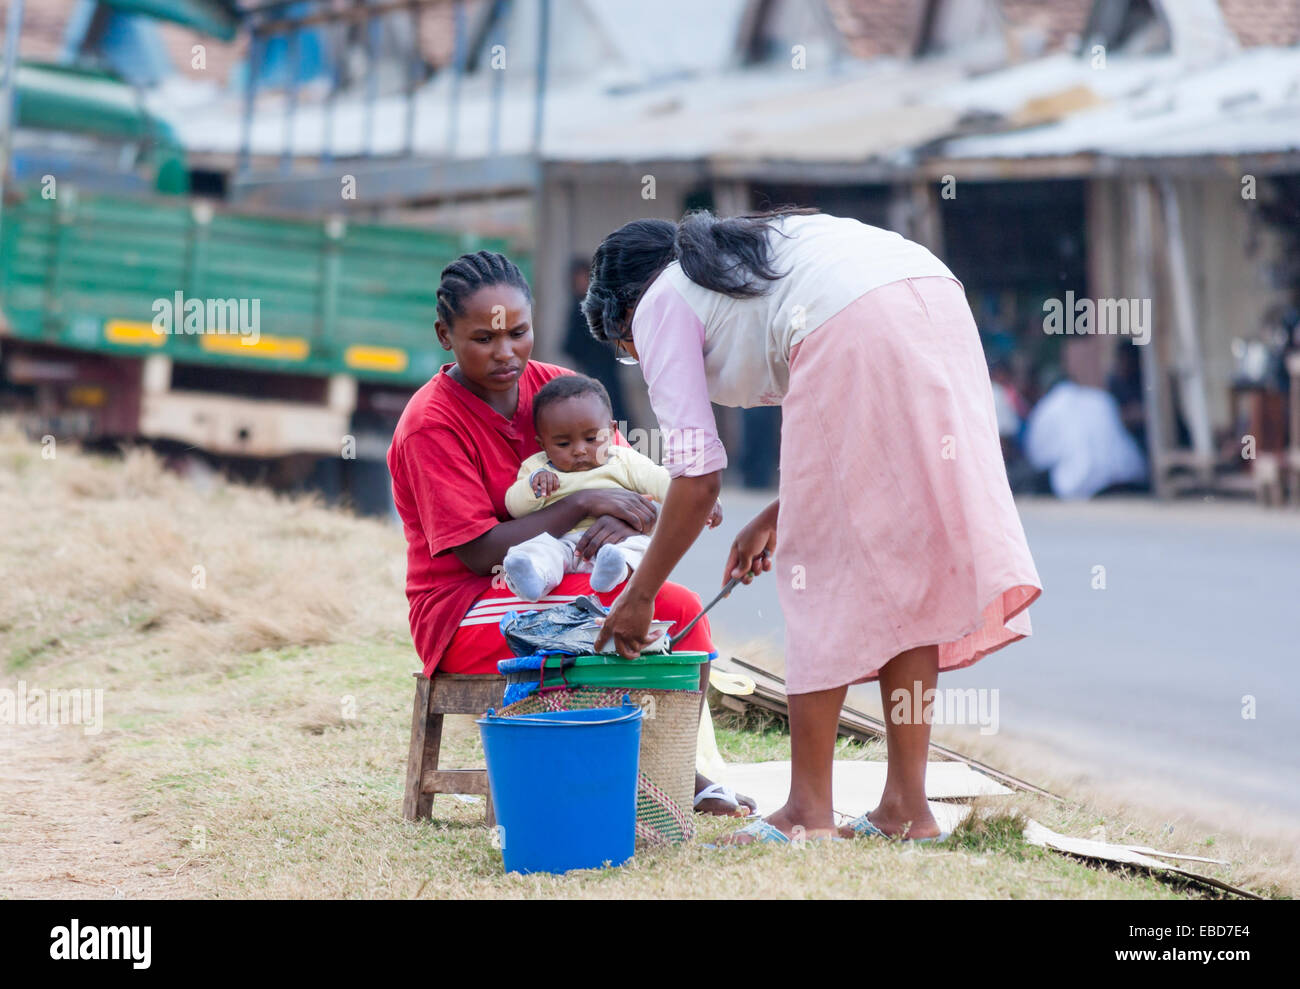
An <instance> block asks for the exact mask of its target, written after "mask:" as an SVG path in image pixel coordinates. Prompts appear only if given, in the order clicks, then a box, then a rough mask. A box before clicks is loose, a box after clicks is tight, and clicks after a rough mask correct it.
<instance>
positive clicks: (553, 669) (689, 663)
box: [543, 652, 709, 690]
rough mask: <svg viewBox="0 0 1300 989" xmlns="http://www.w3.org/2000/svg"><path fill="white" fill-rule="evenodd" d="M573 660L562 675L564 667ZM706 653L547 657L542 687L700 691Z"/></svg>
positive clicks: (706, 657) (707, 657) (706, 658)
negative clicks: (564, 686) (566, 686)
mask: <svg viewBox="0 0 1300 989" xmlns="http://www.w3.org/2000/svg"><path fill="white" fill-rule="evenodd" d="M567 658H571V659H572V661H573V665H572V666H569V667H566V668H565V669H564V670H563V676H561V669H560V667H561V664H562V663H563V662H564V661H565V660H566V659H567ZM708 661H709V654H708V653H704V652H670V653H664V654H663V655H650V656H642V657H641V658H640V659H624V658H623V657H622V656H573V657H564V656H548V657H547V658H546V679H545V680H544V681H543V686H547V687H561V686H563V685H564V684H566V683H567V684H568V685H569V686H570V687H638V688H641V689H643V690H699V689H700V666H701V665H702V664H704V663H707V662H708Z"/></svg>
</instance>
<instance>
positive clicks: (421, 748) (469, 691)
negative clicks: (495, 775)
mask: <svg viewBox="0 0 1300 989" xmlns="http://www.w3.org/2000/svg"><path fill="white" fill-rule="evenodd" d="M505 690H506V678H505V677H503V676H460V675H458V674H454V673H440V674H435V675H434V676H433V678H432V679H430V678H429V677H427V676H425V675H424V674H423V673H416V674H415V710H414V711H413V712H412V715H411V754H410V756H409V757H408V758H407V761H406V795H405V797H404V798H403V800H402V816H403V817H404V818H406V819H407V820H408V821H417V820H420V819H422V818H428V817H430V816H431V815H432V813H433V798H434V797H435V796H437V795H438V794H439V793H476V794H479V795H481V796H483V797H484V798H486V800H487V823H488V827H492V826H493V825H495V824H496V814H495V812H494V811H493V809H492V792H491V790H489V789H488V775H487V770H486V769H439V768H438V749H439V748H440V747H441V745H442V719H443V715H446V714H473V715H483V714H485V713H487V710H488V708H492V707H500V706H501V698H502V697H503V696H504V695H505Z"/></svg>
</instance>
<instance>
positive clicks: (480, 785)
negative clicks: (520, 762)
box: [420, 769, 492, 800]
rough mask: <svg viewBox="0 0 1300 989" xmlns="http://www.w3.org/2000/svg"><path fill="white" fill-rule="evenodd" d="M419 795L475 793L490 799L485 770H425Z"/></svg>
mask: <svg viewBox="0 0 1300 989" xmlns="http://www.w3.org/2000/svg"><path fill="white" fill-rule="evenodd" d="M420 793H422V794H429V795H430V800H432V794H435V793H476V794H478V795H480V796H484V797H490V796H491V795H492V794H491V790H489V788H488V774H487V770H486V769H427V770H425V772H424V777H423V779H421V781H420Z"/></svg>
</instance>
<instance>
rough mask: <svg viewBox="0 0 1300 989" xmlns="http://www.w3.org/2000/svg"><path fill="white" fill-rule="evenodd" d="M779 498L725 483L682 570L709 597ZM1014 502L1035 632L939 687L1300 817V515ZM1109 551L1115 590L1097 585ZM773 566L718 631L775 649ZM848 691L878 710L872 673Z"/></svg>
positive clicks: (1131, 762) (1124, 771) (1098, 765)
mask: <svg viewBox="0 0 1300 989" xmlns="http://www.w3.org/2000/svg"><path fill="white" fill-rule="evenodd" d="M767 500H769V497H768V496H761V495H755V494H751V493H749V492H743V491H730V492H728V493H727V494H726V495H724V498H723V503H724V506H725V509H726V513H727V514H726V520H725V521H724V524H723V526H722V527H721V528H720V529H719V530H717V531H714V532H708V531H706V532H705V534H704V535H703V536H701V538H700V540H699V542H697V544H696V545H695V547H694V548H693V549H692V550H691V552H690V554H689V555H688V556H687V558H686V559H684V560H683V561H682V563H681V565H680V566H679V567H678V569H677V570H676V571H675V572H674V578H675V579H677V580H679V581H681V582H683V583H686V584H689V585H690V586H692V587H694V588H696V589H697V590H699V591H700V593H701V595H702V596H704V597H705V599H706V600H707V599H708V597H709V596H710V594H709V593H708V592H709V591H712V589H714V588H716V587H718V585H719V581H720V574H721V570H722V566H723V563H724V562H725V554H726V550H727V548H728V546H729V545H730V540H731V537H732V536H733V535H734V534H735V532H736V530H737V529H738V528H739V527H740V526H741V525H743V524H744V523H745V522H746V521H747V520H748V519H749V518H750V517H751V516H752V514H753V513H754V512H755V511H757V509H758V508H759V507H761V506H762V505H763V504H765V503H766V502H767ZM1020 507H1021V516H1022V518H1023V520H1024V524H1025V531H1026V533H1027V534H1028V537H1029V545H1030V548H1031V550H1032V551H1033V554H1034V559H1035V562H1036V563H1037V565H1038V569H1039V573H1040V575H1041V577H1042V579H1043V585H1044V593H1043V596H1042V598H1040V600H1039V601H1038V603H1036V604H1035V605H1033V607H1032V608H1031V609H1030V612H1031V615H1032V618H1033V624H1034V634H1033V636H1032V637H1031V638H1030V639H1028V640H1026V641H1024V642H1020V643H1016V644H1014V645H1012V646H1009V647H1008V648H1007V649H1005V650H1004V651H1002V652H1000V653H997V654H995V655H994V656H992V657H989V658H988V659H986V660H984V661H983V662H981V663H978V664H976V665H975V666H974V667H971V668H969V669H967V670H962V671H958V672H956V673H951V674H945V676H944V677H942V678H941V680H940V686H941V687H996V688H998V691H999V694H998V700H999V709H998V718H999V721H1000V725H1001V730H1002V731H1003V732H1006V733H1009V734H1010V735H1012V737H1024V738H1027V739H1030V740H1032V741H1035V742H1038V743H1042V744H1044V745H1046V746H1050V747H1051V749H1052V750H1053V751H1054V752H1055V753H1057V754H1059V756H1060V757H1061V759H1062V760H1064V761H1065V762H1067V763H1069V764H1071V765H1077V766H1079V767H1081V768H1083V769H1084V770H1085V771H1087V772H1090V773H1094V774H1096V775H1098V776H1102V777H1105V778H1113V779H1116V780H1123V779H1127V780H1133V779H1139V780H1150V781H1151V782H1152V784H1153V785H1155V784H1160V785H1162V786H1163V787H1165V788H1170V787H1174V788H1177V789H1178V790H1179V792H1181V793H1183V794H1185V795H1186V796H1187V797H1189V798H1190V799H1193V800H1195V799H1196V798H1197V796H1198V795H1203V796H1204V797H1205V798H1208V799H1217V800H1220V801H1229V802H1231V803H1232V804H1233V805H1234V806H1237V807H1240V808H1242V809H1243V810H1248V809H1249V810H1255V809H1261V810H1263V809H1268V810H1272V811H1274V812H1280V815H1284V816H1285V817H1287V818H1290V819H1291V820H1292V821H1300V513H1295V512H1289V511H1285V510H1264V509H1261V508H1258V507H1256V506H1255V505H1252V504H1242V503H1225V502H1222V501H1216V502H1209V503H1207V502H1202V501H1195V502H1175V503H1157V502H1154V501H1150V500H1144V499H1123V500H1111V499H1103V500H1101V501H1098V502H1094V503H1086V504H1063V503H1060V502H1057V501H1055V500H1047V499H1032V500H1024V501H1022V502H1021V503H1020ZM1098 565H1100V566H1104V567H1105V578H1106V587H1105V589H1104V590H1096V589H1093V586H1092V584H1093V573H1094V571H1093V568H1094V567H1095V566H1098ZM773 573H775V571H773ZM770 577H771V575H770V574H769V575H766V577H765V578H764V579H763V580H759V581H756V582H755V583H754V584H751V585H750V586H749V587H742V588H738V589H737V591H736V592H735V593H734V594H733V595H732V597H731V598H729V599H727V600H726V601H723V602H721V603H720V604H719V605H718V606H717V607H716V608H715V609H714V611H713V612H712V613H711V615H710V617H711V618H713V619H714V629H715V633H716V634H718V635H719V637H720V638H721V639H722V641H723V644H724V645H730V646H732V647H736V646H737V645H738V644H739V643H745V642H749V641H753V640H756V639H766V640H768V641H769V642H770V643H771V645H772V646H773V647H774V652H775V653H776V654H777V655H778V656H779V653H780V649H781V642H782V633H783V628H784V624H783V620H782V616H781V612H780V608H779V606H778V604H777V599H776V590H775V583H774V581H773V580H771V579H769V578H770ZM715 616H716V617H715ZM854 690H855V693H854V695H853V702H854V703H855V704H858V705H859V706H863V707H866V706H867V705H868V704H871V705H872V706H873V707H874V708H875V710H879V703H878V702H879V693H878V690H877V689H876V688H875V686H874V685H871V686H870V688H866V687H860V688H854ZM1246 695H1250V696H1251V697H1253V698H1254V699H1255V701H1254V702H1255V707H1256V711H1255V714H1256V716H1255V717H1254V718H1253V719H1247V718H1243V716H1242V712H1243V697H1245V696H1246Z"/></svg>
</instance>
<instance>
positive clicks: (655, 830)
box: [497, 687, 700, 843]
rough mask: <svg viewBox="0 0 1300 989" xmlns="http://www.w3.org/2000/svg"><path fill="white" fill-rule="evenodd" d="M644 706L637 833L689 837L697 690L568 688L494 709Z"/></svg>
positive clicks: (510, 713) (505, 712)
mask: <svg viewBox="0 0 1300 989" xmlns="http://www.w3.org/2000/svg"><path fill="white" fill-rule="evenodd" d="M625 694H626V695H629V696H630V697H631V699H632V703H633V704H636V705H637V706H638V707H640V708H641V709H642V710H643V711H645V716H644V718H643V719H642V721H641V765H640V769H641V775H642V777H643V778H644V779H643V781H642V785H641V786H640V787H638V790H637V835H638V836H639V837H641V838H643V839H645V840H647V841H650V842H669V843H676V842H678V841H685V840H688V839H690V838H692V837H694V835H695V822H694V817H693V814H694V803H695V750H696V744H697V739H698V735H699V727H700V692H699V691H698V690H653V689H637V688H630V689H627V690H621V689H606V688H602V687H566V688H564V689H562V690H547V691H544V692H539V693H536V694H533V695H532V696H530V697H526V698H524V699H523V700H521V701H517V702H515V703H514V704H511V705H509V706H508V707H504V708H502V709H501V710H500V711H498V712H497V714H498V715H499V716H501V717H503V718H509V717H514V716H516V715H520V714H538V713H541V712H543V711H579V710H585V709H587V708H593V707H618V706H619V705H620V704H622V702H623V696H624V695H625Z"/></svg>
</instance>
